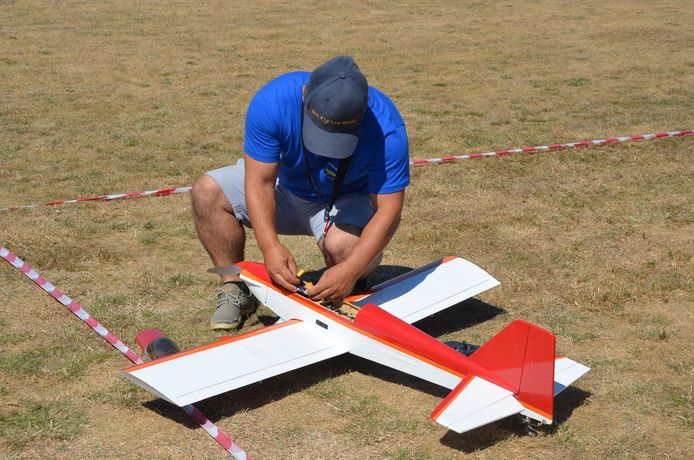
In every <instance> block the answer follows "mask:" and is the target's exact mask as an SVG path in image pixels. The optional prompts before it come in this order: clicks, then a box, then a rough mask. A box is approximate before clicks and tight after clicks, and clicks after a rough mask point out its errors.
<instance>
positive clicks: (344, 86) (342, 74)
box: [302, 56, 369, 159]
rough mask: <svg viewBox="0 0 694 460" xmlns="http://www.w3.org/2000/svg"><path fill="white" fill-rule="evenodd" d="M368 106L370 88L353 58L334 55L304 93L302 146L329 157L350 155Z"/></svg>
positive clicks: (320, 67)
mask: <svg viewBox="0 0 694 460" xmlns="http://www.w3.org/2000/svg"><path fill="white" fill-rule="evenodd" d="M368 103H369V85H368V83H367V82H366V77H365V76H364V74H363V73H361V70H359V67H357V64H356V63H355V62H354V59H352V58H351V57H349V56H337V57H334V58H332V59H330V60H329V61H328V62H326V63H324V64H321V65H320V66H319V67H318V68H316V70H314V71H313V72H312V73H311V77H310V78H309V80H308V83H307V84H306V89H305V93H304V104H303V107H304V108H303V110H304V113H303V117H304V119H303V128H302V131H303V132H302V136H303V141H304V146H305V147H306V148H307V149H308V150H309V151H311V152H313V153H315V154H316V155H321V156H324V157H329V158H336V159H343V158H347V157H348V156H350V155H352V153H354V150H355V149H356V148H357V143H358V142H359V136H358V134H359V128H360V127H361V122H362V120H363V119H364V114H365V113H366V109H367V107H368Z"/></svg>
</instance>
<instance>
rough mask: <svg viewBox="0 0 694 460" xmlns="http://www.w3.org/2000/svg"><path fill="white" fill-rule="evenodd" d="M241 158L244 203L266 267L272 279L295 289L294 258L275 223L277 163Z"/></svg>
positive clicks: (247, 157)
mask: <svg viewBox="0 0 694 460" xmlns="http://www.w3.org/2000/svg"><path fill="white" fill-rule="evenodd" d="M244 162H245V169H246V172H245V179H244V190H245V194H246V205H247V207H248V215H249V216H250V218H251V224H252V225H253V231H254V232H255V237H256V239H257V240H258V246H259V247H260V250H261V251H262V252H263V258H264V259H265V267H266V268H267V270H268V273H269V274H270V276H271V277H272V279H273V281H275V282H276V283H277V284H279V285H280V286H282V287H284V288H285V289H288V290H290V291H295V290H296V285H297V284H298V283H299V279H298V278H297V276H296V272H297V270H296V262H295V261H294V257H293V256H292V254H291V253H290V252H289V250H288V249H287V248H285V247H284V246H283V245H282V244H281V243H280V241H279V239H278V238H277V229H276V226H275V209H276V202H275V183H276V182H277V171H278V170H279V164H277V163H263V162H260V161H257V160H254V159H253V158H251V157H250V156H248V155H247V154H244Z"/></svg>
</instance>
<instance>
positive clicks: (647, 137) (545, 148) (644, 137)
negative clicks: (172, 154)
mask: <svg viewBox="0 0 694 460" xmlns="http://www.w3.org/2000/svg"><path fill="white" fill-rule="evenodd" d="M690 134H694V129H685V130H681V131H663V132H659V133H654V134H640V135H638V136H621V137H609V138H606V139H595V140H592V141H579V142H567V143H563V144H551V145H539V146H537V147H525V148H522V149H509V150H497V151H495V152H481V153H472V154H468V155H455V156H448V157H442V158H429V159H427V160H410V166H424V165H431V164H441V163H453V162H455V161H459V160H471V159H474V158H486V157H501V156H504V155H513V154H516V153H534V152H551V151H554V150H560V149H570V148H574V147H591V146H596V145H605V144H614V143H620V142H630V141H652V140H655V139H663V138H667V137H680V136H687V135H690ZM191 188H192V187H191V186H187V187H174V188H165V189H160V190H148V191H146V192H130V193H116V194H113V195H101V196H94V197H90V198H77V199H74V200H62V201H51V202H50V203H44V204H30V205H24V206H14V207H11V208H2V209H0V212H3V211H15V210H17V209H28V208H37V207H41V206H56V205H63V204H70V203H85V202H88V201H111V200H118V199H123V198H137V197H146V196H168V195H173V194H175V193H187V192H190V189H191Z"/></svg>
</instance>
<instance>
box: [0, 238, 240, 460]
mask: <svg viewBox="0 0 694 460" xmlns="http://www.w3.org/2000/svg"><path fill="white" fill-rule="evenodd" d="M0 257H2V258H3V259H5V260H6V261H7V262H9V263H10V265H12V266H13V267H15V268H16V269H17V270H19V271H20V272H22V273H24V274H25V275H26V276H27V277H28V278H29V279H30V280H32V281H33V282H34V283H36V284H37V285H38V286H39V287H40V288H41V289H43V290H44V291H46V292H47V293H49V294H50V295H51V297H53V298H54V299H55V300H57V301H58V302H60V303H61V304H63V305H64V306H66V307H67V308H68V310H70V311H71V312H72V313H74V314H75V316H77V317H78V318H79V319H80V320H82V321H83V322H84V323H86V324H87V326H89V327H91V328H92V329H93V330H94V331H95V332H96V333H97V334H99V335H100V336H101V337H103V339H104V340H106V341H107V342H108V343H110V344H111V345H112V346H113V347H114V348H115V349H116V350H118V351H120V352H121V353H122V354H123V355H124V356H125V357H126V358H128V359H129V360H130V362H132V363H133V364H142V363H143V362H144V361H142V358H140V357H139V356H138V355H137V354H136V353H135V352H134V351H132V350H131V349H130V348H129V347H128V346H127V345H125V344H124V343H123V342H121V341H120V340H119V339H118V337H116V336H115V335H113V334H112V333H111V332H110V331H109V330H108V329H106V328H105V327H104V326H103V325H102V324H101V323H99V322H98V321H97V320H96V319H95V318H94V317H93V316H91V315H90V314H89V313H87V311H86V310H84V308H82V307H81V306H80V305H79V304H78V303H77V302H75V301H74V300H72V299H71V298H70V297H68V296H67V295H66V294H64V293H63V292H62V291H61V290H60V289H58V288H57V287H55V286H54V285H53V284H52V283H51V282H50V281H48V280H46V279H45V278H44V277H43V276H41V275H40V274H39V272H37V271H36V270H34V269H33V268H32V267H31V266H30V265H29V264H27V263H25V262H24V261H23V260H22V259H20V258H19V257H17V256H16V255H15V254H14V253H12V251H10V250H9V249H7V248H5V247H3V246H0ZM183 410H184V411H185V412H186V413H187V414H188V415H190V416H191V418H192V419H193V420H194V421H195V422H196V423H197V424H198V425H200V426H201V427H202V429H204V430H205V431H206V432H207V433H208V434H209V435H210V436H212V438H213V439H214V440H215V441H217V443H219V445H221V446H222V447H223V448H224V450H226V451H227V452H229V454H231V455H233V456H234V457H235V458H236V459H237V460H252V458H251V456H250V455H248V454H247V453H246V452H244V450H243V449H241V448H240V447H239V446H238V444H236V443H235V442H234V441H233V440H232V439H231V438H230V437H229V436H227V435H226V434H225V433H224V432H223V431H222V430H220V429H219V428H218V427H217V425H215V424H214V423H212V421H210V419H208V418H207V417H205V415H204V414H203V413H202V412H200V411H199V410H198V409H197V408H196V407H195V406H193V405H192V404H189V405H187V406H185V407H183Z"/></svg>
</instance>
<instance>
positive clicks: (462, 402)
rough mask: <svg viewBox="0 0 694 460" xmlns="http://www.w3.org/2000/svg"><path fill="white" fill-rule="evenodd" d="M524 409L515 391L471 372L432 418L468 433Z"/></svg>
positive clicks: (434, 412) (458, 430) (453, 428)
mask: <svg viewBox="0 0 694 460" xmlns="http://www.w3.org/2000/svg"><path fill="white" fill-rule="evenodd" d="M523 409H524V408H523V405H522V404H521V403H519V402H518V401H517V400H516V398H515V397H514V394H513V393H512V392H510V391H508V390H505V389H503V388H501V387H500V386H498V385H495V384H493V383H490V382H487V381H486V380H484V379H481V378H479V377H475V376H473V375H468V376H467V377H466V378H464V379H463V380H462V381H461V382H460V384H459V385H458V386H457V387H455V388H454V389H453V391H451V393H450V394H449V395H448V396H447V397H446V398H445V399H444V400H443V401H441V404H439V405H438V407H436V409H434V411H433V412H432V413H431V418H432V419H433V420H435V421H436V422H437V423H440V424H441V425H443V426H445V427H446V428H449V429H451V430H453V431H456V432H458V433H464V432H466V431H470V430H473V429H475V428H477V427H480V426H482V425H486V424H487V423H492V422H495V421H497V420H500V419H502V418H504V417H508V416H510V415H513V414H518V413H520V412H521V411H523Z"/></svg>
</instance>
